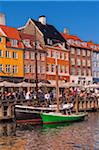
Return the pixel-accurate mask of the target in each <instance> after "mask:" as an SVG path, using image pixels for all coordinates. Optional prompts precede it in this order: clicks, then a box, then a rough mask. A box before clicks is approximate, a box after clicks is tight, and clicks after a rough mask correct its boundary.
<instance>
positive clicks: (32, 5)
mask: <svg viewBox="0 0 99 150" xmlns="http://www.w3.org/2000/svg"><path fill="white" fill-rule="evenodd" d="M0 12H3V13H5V15H6V25H8V26H12V27H16V28H18V27H21V26H23V25H25V23H26V22H27V20H28V19H29V18H33V19H35V20H38V18H39V16H41V15H45V16H46V19H47V23H48V24H52V25H54V26H55V27H56V29H58V31H59V32H63V30H64V28H65V27H66V28H68V30H69V32H70V34H73V35H77V36H79V37H80V38H81V39H82V40H84V41H90V40H92V41H93V42H94V43H96V44H97V43H98V44H99V1H41V0H40V1H14V0H13V1H0Z"/></svg>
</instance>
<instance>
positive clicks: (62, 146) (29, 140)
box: [0, 112, 99, 150]
mask: <svg viewBox="0 0 99 150" xmlns="http://www.w3.org/2000/svg"><path fill="white" fill-rule="evenodd" d="M0 150H99V112H98V113H90V114H89V118H88V120H87V121H83V122H79V123H73V124H61V125H50V126H45V125H42V126H34V125H20V126H17V127H16V128H15V124H0Z"/></svg>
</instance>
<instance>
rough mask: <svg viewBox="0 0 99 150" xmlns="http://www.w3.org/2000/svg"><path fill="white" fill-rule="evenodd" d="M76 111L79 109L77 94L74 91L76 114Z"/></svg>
mask: <svg viewBox="0 0 99 150" xmlns="http://www.w3.org/2000/svg"><path fill="white" fill-rule="evenodd" d="M78 109H79V104H78V94H77V91H76V113H78Z"/></svg>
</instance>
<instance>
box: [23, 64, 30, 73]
mask: <svg viewBox="0 0 99 150" xmlns="http://www.w3.org/2000/svg"><path fill="white" fill-rule="evenodd" d="M24 72H25V73H29V72H30V66H29V65H25V66H24Z"/></svg>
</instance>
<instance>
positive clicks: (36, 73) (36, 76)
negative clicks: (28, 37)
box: [34, 27, 38, 98]
mask: <svg viewBox="0 0 99 150" xmlns="http://www.w3.org/2000/svg"><path fill="white" fill-rule="evenodd" d="M34 34H35V48H34V49H35V83H36V92H37V93H36V98H38V70H37V49H36V44H37V43H36V27H34Z"/></svg>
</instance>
